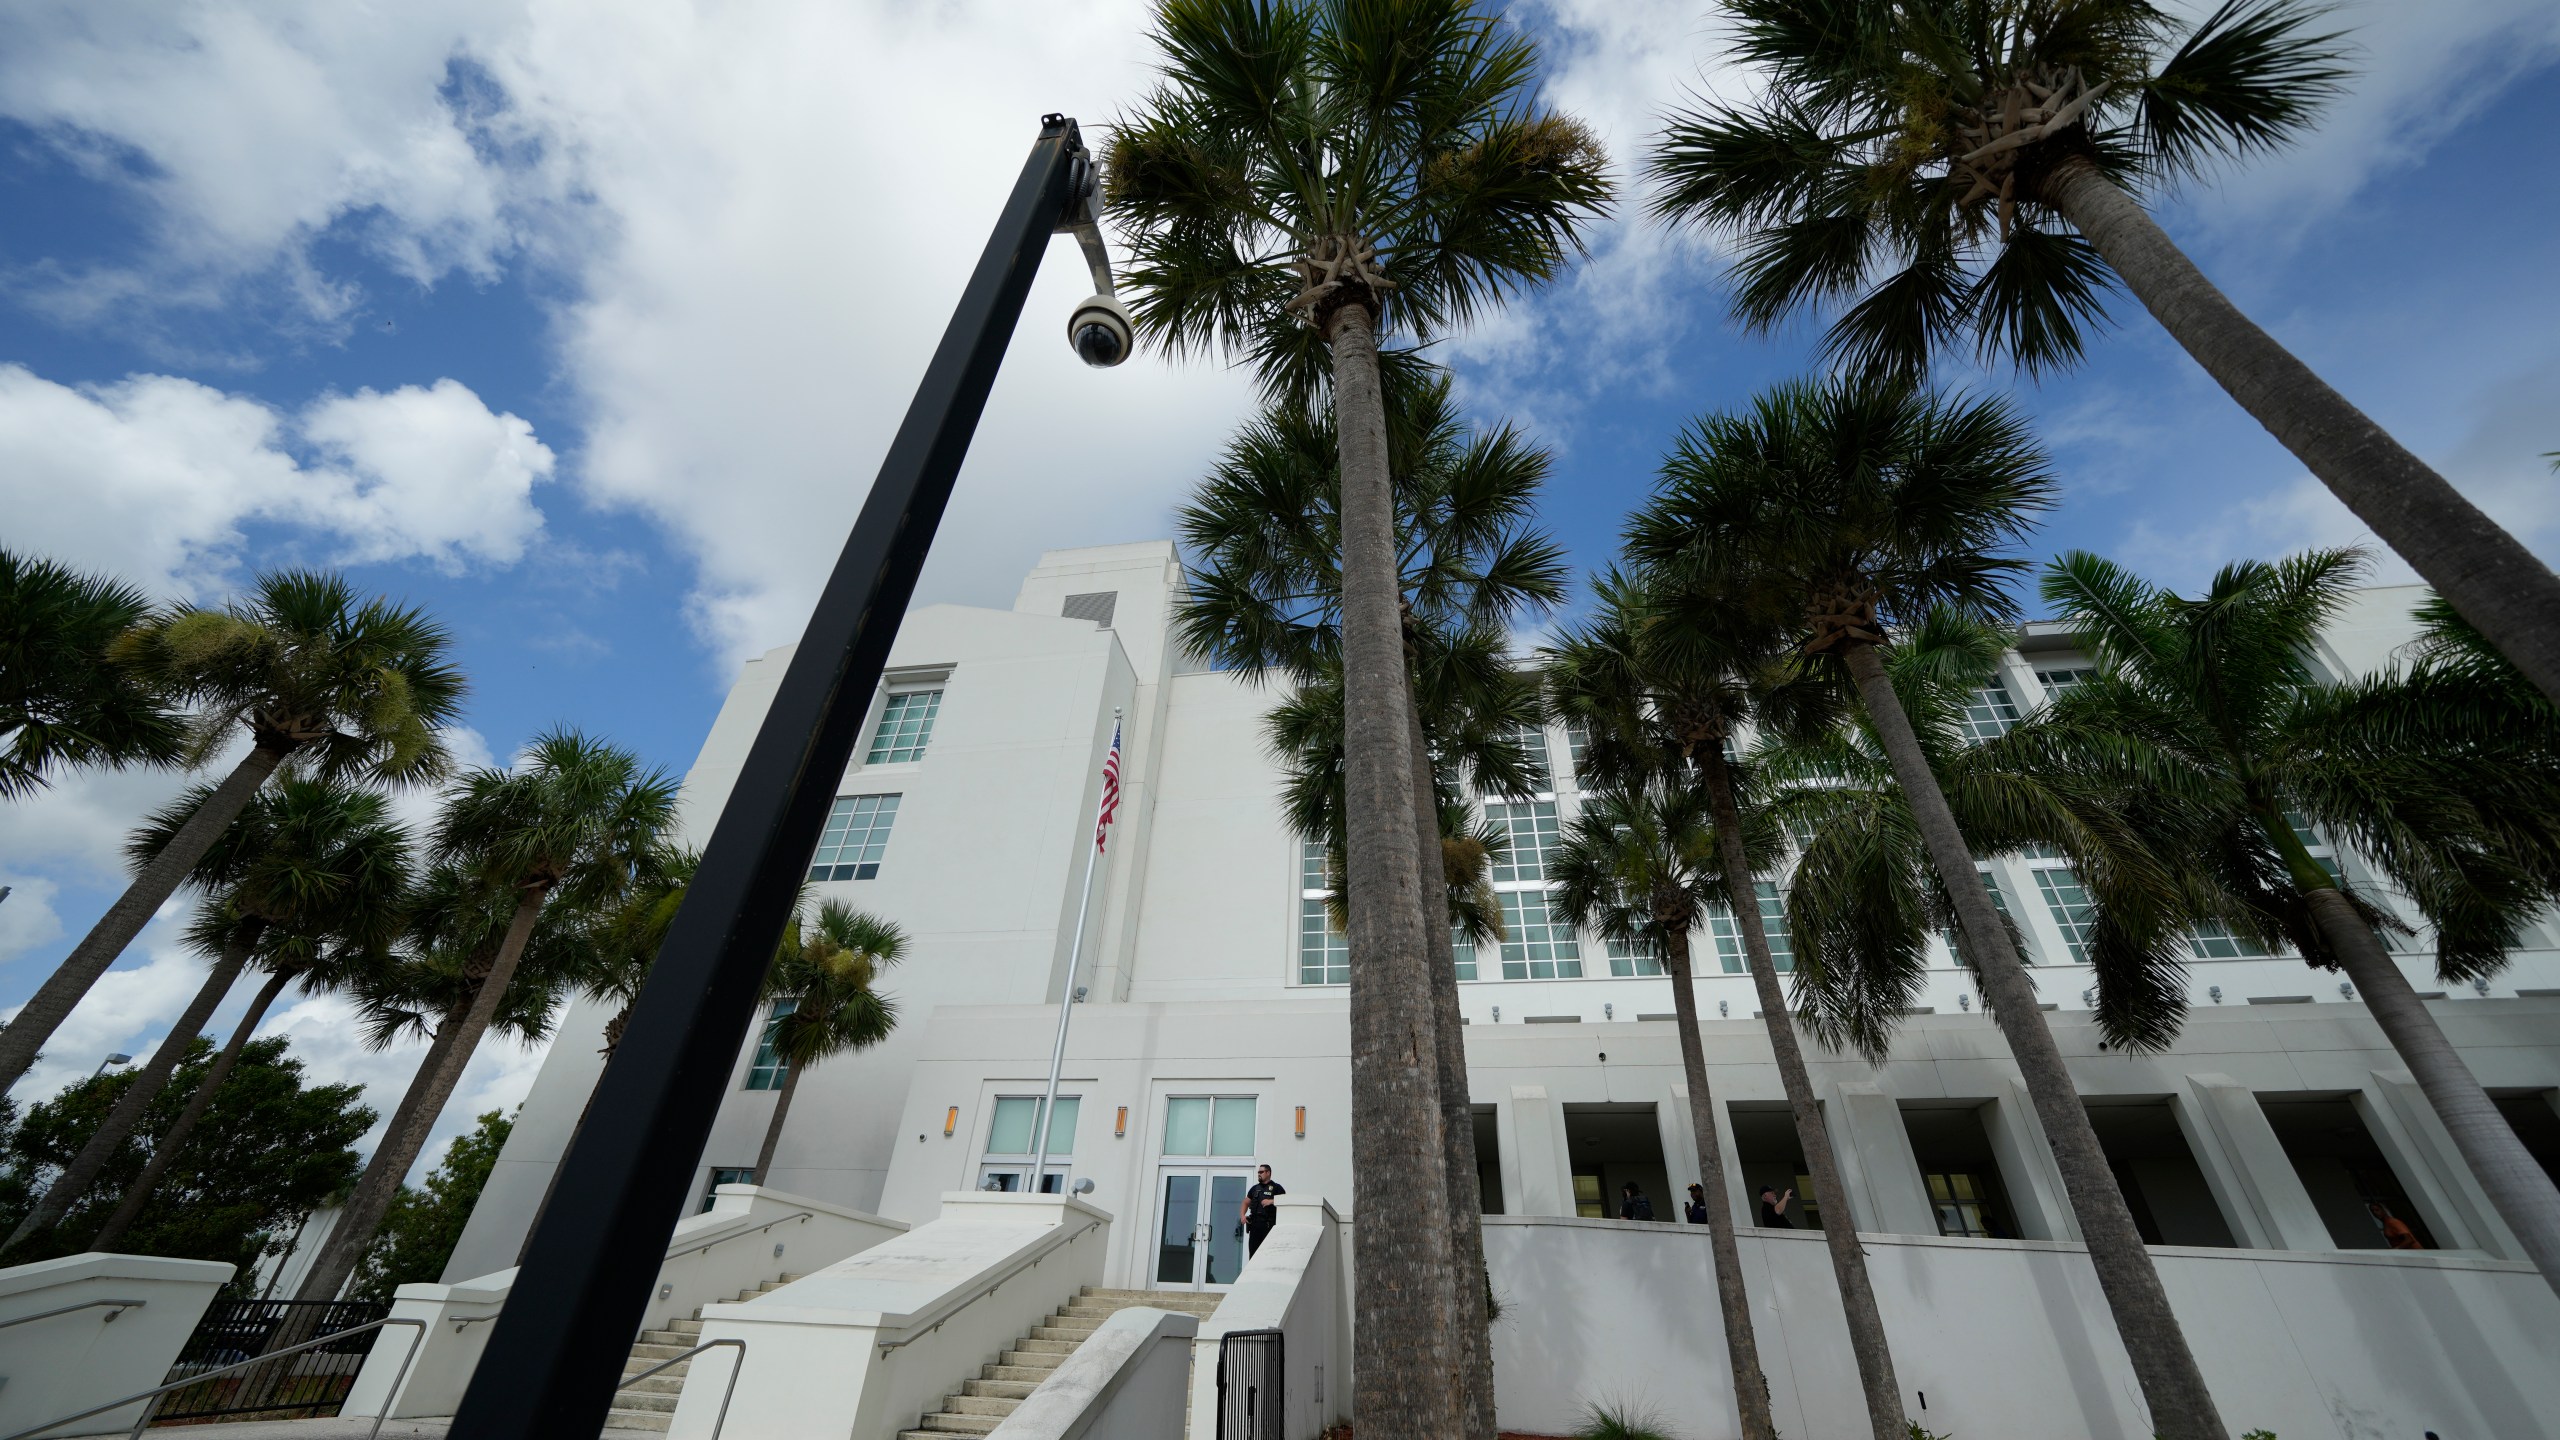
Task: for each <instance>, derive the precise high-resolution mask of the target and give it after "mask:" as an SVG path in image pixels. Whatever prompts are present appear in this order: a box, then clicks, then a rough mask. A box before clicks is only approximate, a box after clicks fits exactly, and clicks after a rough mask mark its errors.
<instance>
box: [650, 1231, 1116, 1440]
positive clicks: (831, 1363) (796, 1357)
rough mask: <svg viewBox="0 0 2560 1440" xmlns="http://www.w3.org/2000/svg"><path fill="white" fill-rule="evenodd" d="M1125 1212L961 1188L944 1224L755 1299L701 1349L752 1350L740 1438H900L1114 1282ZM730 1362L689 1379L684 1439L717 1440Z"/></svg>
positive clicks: (742, 1392) (680, 1435)
mask: <svg viewBox="0 0 2560 1440" xmlns="http://www.w3.org/2000/svg"><path fill="white" fill-rule="evenodd" d="M1110 1225H1111V1216H1110V1215H1109V1214H1108V1213H1106V1212H1104V1211H1102V1210H1098V1209H1096V1208H1094V1207H1093V1206H1091V1205H1088V1204H1086V1203H1084V1202H1083V1201H1081V1200H1078V1199H1074V1198H1072V1197H1069V1196H1059V1195H1011V1194H997V1193H986V1192H972V1191H959V1192H954V1193H951V1194H947V1195H945V1196H943V1197H942V1213H941V1215H940V1217H939V1218H937V1219H935V1220H933V1221H931V1222H930V1223H928V1224H924V1225H919V1226H917V1227H916V1228H915V1229H913V1230H910V1231H908V1232H907V1233H906V1234H904V1235H900V1236H897V1237H895V1238H893V1239H890V1240H888V1241H885V1242H883V1243H881V1244H879V1245H875V1246H872V1247H871V1248H869V1249H867V1250H865V1251H863V1252H862V1253H861V1254H858V1255H855V1256H853V1257H852V1258H850V1259H847V1260H843V1261H839V1262H838V1263H836V1264H834V1265H830V1266H828V1267H826V1268H825V1269H823V1270H820V1271H817V1272H816V1273H814V1274H811V1275H806V1276H803V1277H802V1278H800V1279H798V1280H795V1281H793V1282H792V1283H791V1284H788V1285H785V1286H783V1287H782V1288H781V1289H779V1290H775V1291H772V1292H770V1293H768V1294H764V1295H759V1296H757V1297H756V1298H754V1299H753V1300H750V1301H746V1302H744V1303H742V1304H733V1305H712V1306H708V1307H706V1308H705V1309H704V1310H703V1312H702V1339H703V1340H704V1341H706V1342H708V1341H712V1340H721V1339H736V1340H742V1341H744V1342H746V1347H747V1348H746V1353H745V1357H744V1359H743V1361H742V1362H741V1363H742V1364H743V1366H744V1367H745V1368H744V1369H743V1371H742V1372H741V1373H740V1375H739V1378H738V1387H737V1398H736V1399H735V1401H734V1402H733V1403H731V1405H730V1407H729V1419H728V1427H727V1429H726V1430H725V1431H723V1432H722V1433H723V1435H724V1437H725V1440H806V1437H808V1436H812V1435H828V1436H841V1437H847V1440H891V1437H893V1436H895V1435H896V1434H897V1433H898V1432H899V1431H900V1430H904V1429H909V1428H912V1427H913V1426H914V1425H915V1424H916V1422H917V1420H918V1418H919V1417H921V1416H922V1415H924V1414H925V1413H927V1412H928V1411H931V1410H935V1409H938V1408H940V1406H941V1403H942V1397H943V1396H945V1395H947V1394H949V1393H951V1392H952V1391H955V1390H957V1389H959V1388H960V1383H961V1382H962V1381H963V1380H974V1379H976V1378H977V1376H978V1368H979V1367H980V1366H982V1365H985V1364H987V1363H988V1362H990V1361H992V1360H994V1359H995V1358H996V1355H997V1354H998V1353H999V1352H1000V1351H1002V1350H1003V1349H1004V1348H1005V1347H1007V1346H1009V1345H1011V1344H1012V1343H1013V1342H1014V1341H1015V1340H1018V1339H1020V1338H1021V1337H1022V1336H1023V1335H1024V1334H1025V1333H1027V1332H1029V1331H1030V1329H1031V1328H1032V1327H1033V1326H1035V1325H1037V1324H1039V1323H1040V1321H1041V1320H1042V1319H1044V1318H1046V1317H1047V1316H1048V1315H1049V1314H1050V1313H1051V1312H1052V1311H1054V1310H1056V1309H1057V1308H1058V1307H1059V1306H1060V1305H1062V1304H1064V1303H1065V1302H1066V1301H1067V1300H1069V1299H1071V1298H1072V1297H1074V1296H1075V1295H1076V1293H1077V1292H1078V1291H1079V1290H1080V1289H1081V1288H1082V1287H1083V1286H1087V1285H1098V1284H1100V1283H1101V1280H1102V1260H1103V1254H1104V1251H1105V1249H1106V1247H1107V1246H1108V1244H1109V1241H1110ZM727 1380H728V1374H727V1367H726V1366H724V1365H713V1366H709V1367H697V1368H696V1369H695V1370H693V1371H692V1372H690V1373H689V1374H688V1375H687V1383H686V1385H685V1388H684V1393H683V1394H682V1395H681V1396H680V1397H678V1399H677V1402H676V1411H675V1418H674V1421H673V1424H672V1427H671V1429H670V1432H669V1433H670V1435H671V1436H672V1437H673V1440H709V1437H710V1435H711V1431H712V1426H713V1422H714V1420H715V1418H716V1417H717V1414H718V1411H719V1408H720V1396H721V1391H722V1390H723V1388H724V1387H725V1385H726V1383H727Z"/></svg>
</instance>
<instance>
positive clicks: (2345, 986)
mask: <svg viewBox="0 0 2560 1440" xmlns="http://www.w3.org/2000/svg"><path fill="white" fill-rule="evenodd" d="M2338 998H2339V999H2341V1000H2353V999H2354V998H2356V987H2355V986H2353V985H2351V984H2349V983H2348V982H2346V981H2344V980H2341V981H2339V982H2338Z"/></svg>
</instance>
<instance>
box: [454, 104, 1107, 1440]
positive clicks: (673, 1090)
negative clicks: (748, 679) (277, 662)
mask: <svg viewBox="0 0 2560 1440" xmlns="http://www.w3.org/2000/svg"><path fill="white" fill-rule="evenodd" d="M1090 174H1091V168H1090V164H1089V162H1088V161H1087V160H1086V159H1085V156H1084V147H1083V142H1082V140H1081V138H1080V137H1079V136H1078V133H1077V130H1076V124H1075V122H1074V121H1073V120H1070V119H1068V118H1066V117H1065V116H1063V115H1051V116H1048V117H1045V118H1044V119H1043V120H1042V122H1041V130H1040V139H1039V141H1038V143H1036V144H1034V145H1033V146H1032V147H1031V158H1030V160H1029V162H1028V163H1026V164H1025V165H1024V166H1023V167H1022V178H1021V179H1020V180H1018V181H1016V182H1015V183H1014V187H1013V195H1012V197H1011V198H1010V199H1008V200H1006V201H1005V206H1004V215H1003V217H1002V218H1001V219H999V220H998V221H997V222H996V228H995V233H994V234H993V235H991V236H989V237H988V240H987V249H986V253H985V254H984V255H982V256H980V257H979V259H978V268H977V271H976V273H974V274H972V275H971V276H970V277H969V288H968V289H967V290H965V291H963V292H962V293H961V296H960V307H959V309H958V310H957V311H955V312H954V313H953V315H952V317H951V327H950V328H949V329H948V330H945V331H944V332H943V335H942V344H941V346H940V348H938V349H936V350H935V351H934V353H933V363H932V364H931V365H929V366H927V367H926V369H925V373H924V383H923V384H921V385H919V386H918V387H917V388H916V398H915V402H914V403H913V404H912V405H910V406H909V407H908V409H907V418H906V420H905V422H904V423H902V424H901V425H899V427H898V435H897V438H896V439H895V440H893V441H891V442H890V445H889V454H888V458H887V459H886V460H884V461H882V462H881V465H880V476H879V478H878V479H877V480H875V481H873V482H872V486H871V497H870V498H869V499H868V500H866V501H864V502H863V506H862V515H861V518H859V519H857V520H856V521H855V522H854V525H853V535H852V538H851V539H849V540H847V541H846V542H845V547H844V553H843V554H842V555H840V556H838V557H837V559H836V568H835V573H834V574H833V575H831V576H829V577H828V579H827V588H826V590H825V591H824V592H823V593H822V594H821V595H820V596H819V599H818V608H817V611H816V613H814V614H812V615H811V616H810V617H809V628H808V629H807V630H806V631H804V632H803V633H802V635H801V637H800V648H799V649H798V650H797V651H795V652H793V654H792V656H791V663H790V665H789V666H788V667H787V668H786V669H785V670H784V672H783V676H782V684H781V688H780V689H778V690H777V691H776V692H775V693H774V697H773V705H772V708H771V709H769V710H767V711H766V712H765V718H764V725H763V728H762V729H760V730H758V731H757V732H756V738H755V744H754V745H753V747H751V748H750V749H749V750H748V751H747V760H746V765H745V767H744V768H742V769H741V770H740V771H739V772H738V780H737V784H736V785H735V786H734V787H733V788H732V789H731V790H730V792H729V801H728V804H727V805H725V806H724V807H722V809H721V811H720V820H719V823H718V824H717V825H716V826H715V827H714V828H713V829H712V832H711V840H710V843H709V844H708V845H706V846H705V847H704V849H703V852H702V865H701V868H700V870H699V871H697V872H696V874H695V876H694V880H693V884H692V886H691V887H690V888H689V889H688V890H687V891H686V894H685V900H684V907H683V909H681V910H680V911H678V912H677V914H676V918H675V921H674V923H673V925H672V926H671V927H670V928H669V930H668V933H667V942H666V946H665V948H664V949H662V950H660V951H659V952H658V960H657V964H656V966H655V968H653V969H652V970H651V971H650V974H649V983H648V985H647V986H646V988H644V989H643V990H642V991H641V992H640V998H639V1000H638V1002H637V1003H636V1004H634V1005H633V1006H632V1010H631V1023H630V1026H629V1027H628V1029H627V1030H626V1031H625V1033H624V1035H623V1040H622V1043H621V1045H619V1046H618V1047H616V1049H615V1051H614V1056H613V1059H612V1061H611V1062H610V1063H609V1064H607V1065H606V1066H605V1071H604V1077H603V1079H602V1080H600V1081H598V1082H597V1085H596V1093H595V1102H594V1104H595V1108H594V1111H593V1112H592V1113H591V1114H590V1115H589V1116H588V1118H587V1121H586V1123H585V1125H583V1126H582V1127H580V1129H579V1131H578V1134H577V1138H576V1139H575V1140H574V1141H573V1142H572V1143H571V1144H570V1147H569V1153H568V1154H567V1155H565V1156H563V1157H562V1159H561V1162H560V1173H559V1178H558V1179H557V1181H556V1182H555V1185H554V1191H553V1200H552V1203H551V1206H550V1208H549V1210H548V1212H547V1213H545V1214H544V1215H543V1216H542V1217H541V1219H540V1221H539V1222H538V1223H537V1226H536V1229H535V1231H534V1234H533V1239H532V1243H531V1245H530V1246H529V1247H528V1249H527V1252H526V1255H525V1261H524V1266H523V1268H522V1269H520V1270H519V1271H517V1273H516V1281H515V1285H514V1287H513V1288H512V1289H511V1290H510V1292H509V1293H508V1296H507V1305H506V1309H505V1310H504V1311H502V1312H500V1314H499V1316H498V1319H497V1321H496V1323H495V1326H494V1328H493V1331H492V1333H491V1334H490V1336H489V1342H488V1348H487V1349H486V1351H485V1352H484V1353H483V1354H482V1357H481V1360H480V1367H479V1370H478V1372H477V1373H476V1374H474V1375H473V1376H472V1377H471V1388H470V1389H469V1390H468V1391H467V1392H466V1393H465V1394H464V1395H463V1397H462V1404H461V1407H460V1409H459V1410H458V1411H457V1413H456V1414H455V1416H454V1421H453V1431H452V1433H453V1435H454V1437H455V1440H563V1437H574V1436H593V1435H594V1434H595V1433H596V1432H597V1431H598V1430H600V1429H602V1428H603V1426H604V1420H605V1412H606V1411H607V1410H609V1409H610V1408H612V1405H613V1393H614V1390H615V1388H616V1387H617V1386H618V1385H619V1384H620V1383H621V1379H622V1369H623V1362H624V1361H625V1360H627V1359H629V1358H630V1355H631V1337H632V1336H633V1335H634V1334H636V1333H638V1331H639V1329H640V1321H641V1318H642V1312H643V1310H644V1308H645V1307H646V1306H647V1304H648V1301H649V1294H650V1291H651V1290H652V1289H653V1288H654V1287H655V1286H656V1285H657V1283H658V1266H659V1262H660V1260H661V1258H662V1257H663V1256H664V1255H665V1254H666V1249H667V1239H668V1236H669V1234H670V1233H671V1232H672V1231H673V1230H674V1229H675V1225H676V1221H677V1220H678V1219H680V1218H681V1217H682V1215H683V1213H684V1207H685V1202H686V1201H687V1200H689V1199H691V1198H692V1188H693V1184H692V1182H693V1175H694V1166H695V1164H696V1162H697V1161H699V1159H700V1158H701V1155H702V1148H703V1145H704V1143H705V1142H706V1141H707V1140H708V1138H709V1137H710V1134H711V1123H712V1120H713V1119H714V1117H715V1116H717V1115H718V1113H719V1109H720V1102H721V1101H722V1100H723V1099H725V1098H726V1094H725V1092H726V1090H727V1088H728V1081H729V1072H730V1069H731V1066H732V1064H733V1063H734V1062H735V1061H736V1059H737V1056H738V1047H739V1046H740V1045H741V1044H742V1043H744V1041H745V1039H746V1036H747V1030H748V1027H749V1026H750V1025H752V1024H753V1023H754V1022H755V1016H756V992H757V990H758V988H759V986H760V985H761V984H762V982H763V980H764V972H765V967H766V965H767V963H768V962H769V961H771V960H772V958H773V952H774V947H775V946H776V945H777V944H778V943H779V942H780V940H781V938H782V930H783V926H784V924H785V923H786V922H787V921H788V920H789V919H790V916H791V911H792V907H793V905H794V904H795V903H796V902H797V900H798V897H799V893H800V881H801V877H802V876H803V875H805V874H806V873H807V872H808V868H809V857H810V856H811V855H812V854H814V853H816V850H817V847H818V834H819V831H820V830H821V829H822V828H823V827H824V825H825V823H826V818H827V811H828V809H829V808H830V806H831V805H832V804H833V803H834V799H835V793H836V786H837V784H838V783H839V782H841V781H842V779H843V777H844V768H845V765H846V763H847V762H848V761H849V760H850V759H851V758H852V755H853V743H854V738H855V732H856V731H857V730H858V729H859V728H860V727H861V724H862V719H863V715H864V713H865V711H866V710H867V709H868V708H869V706H870V703H871V692H872V691H873V690H874V689H875V688H877V687H878V685H879V683H880V670H881V667H882V666H883V665H884V664H886V663H887V661H888V658H889V642H890V641H891V640H893V639H894V638H896V636H897V633H898V622H899V621H900V619H901V618H903V617H904V616H905V614H906V609H907V601H908V598H909V597H910V596H911V595H913V594H914V592H915V586H916V576H917V574H918V573H919V572H920V571H922V570H923V568H924V560H925V552H926V550H927V549H928V548H930V547H931V545H932V544H933V532H934V527H935V526H936V525H938V524H939V523H940V522H941V520H942V510H943V506H944V504H945V503H946V502H947V501H949V500H950V498H951V486H952V482H953V480H954V479H956V478H957V477H958V475H959V473H960V462H961V460H962V458H963V457H965V456H966V455H967V454H968V451H969V438H970V436H971V434H972V433H973V432H974V431H975V430H976V429H977V426H978V415H979V412H980V411H982V410H983V409H985V408H986V403H987V391H988V389H989V388H990V387H991V386H993V385H994V383H995V378H996V367H997V366H998V365H999V364H1000V363H1001V362H1002V361H1003V359H1004V351H1005V345H1006V343H1007V342H1008V341H1010V340H1011V339H1012V336H1013V329H1014V322H1015V321H1016V320H1017V319H1019V318H1020V317H1021V314H1022V302H1023V299H1024V297H1025V296H1026V295H1028V294H1029V293H1030V290H1031V277H1032V275H1033V273H1034V272H1036V271H1037V270H1038V269H1039V268H1040V257H1041V255H1042V253H1043V252H1044V251H1045V250H1046V249H1047V248H1048V243H1049V236H1050V234H1051V232H1052V231H1054V230H1056V229H1057V228H1058V226H1059V224H1060V222H1061V219H1062V218H1063V217H1064V216H1065V213H1066V209H1067V206H1068V205H1069V203H1070V202H1071V201H1072V202H1076V203H1079V204H1080V203H1081V200H1082V196H1081V194H1080V193H1079V192H1080V191H1081V189H1082V188H1083V187H1084V186H1085V185H1086V184H1087V183H1089V182H1088V177H1089V176H1090Z"/></svg>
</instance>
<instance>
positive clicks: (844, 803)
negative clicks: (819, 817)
mask: <svg viewBox="0 0 2560 1440" xmlns="http://www.w3.org/2000/svg"><path fill="white" fill-rule="evenodd" d="M897 818H898V797H897V796H895V795H839V796H837V797H836V808H835V809H834V810H833V811H832V812H831V813H829V814H828V816H827V828H826V830H825V832H824V833H822V834H821V835H819V837H818V854H817V858H816V859H815V860H813V861H811V862H810V865H809V878H810V879H812V880H868V879H871V878H872V877H873V876H876V875H878V874H879V873H880V852H881V851H883V850H886V849H888V848H889V827H890V826H891V825H892V824H894V823H896V821H897Z"/></svg>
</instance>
